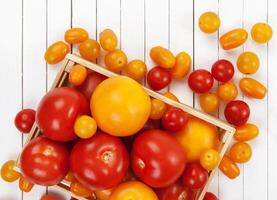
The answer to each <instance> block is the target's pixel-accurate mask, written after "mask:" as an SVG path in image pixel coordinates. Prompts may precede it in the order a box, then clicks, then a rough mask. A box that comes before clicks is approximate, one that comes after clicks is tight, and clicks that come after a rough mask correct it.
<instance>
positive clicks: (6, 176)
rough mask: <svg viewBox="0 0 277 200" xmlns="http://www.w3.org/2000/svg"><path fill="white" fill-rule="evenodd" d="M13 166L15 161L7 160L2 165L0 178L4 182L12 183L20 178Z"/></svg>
mask: <svg viewBox="0 0 277 200" xmlns="http://www.w3.org/2000/svg"><path fill="white" fill-rule="evenodd" d="M14 166H15V161H13V160H9V161H7V162H5V163H4V164H3V165H2V167H1V177H2V179H3V180H4V181H7V182H14V181H16V180H17V179H19V178H20V176H21V174H20V173H19V172H17V171H15V170H14V169H13V168H14Z"/></svg>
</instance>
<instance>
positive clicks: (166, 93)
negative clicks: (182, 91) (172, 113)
mask: <svg viewBox="0 0 277 200" xmlns="http://www.w3.org/2000/svg"><path fill="white" fill-rule="evenodd" d="M163 95H164V96H165V97H167V98H169V99H171V100H173V101H176V102H180V101H179V99H178V98H177V97H176V96H175V95H174V94H173V93H172V92H169V91H168V92H165V93H164V94H163Z"/></svg>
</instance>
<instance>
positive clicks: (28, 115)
mask: <svg viewBox="0 0 277 200" xmlns="http://www.w3.org/2000/svg"><path fill="white" fill-rule="evenodd" d="M35 116H36V111H34V110H33V109H23V110H21V111H20V112H18V113H17V114H16V116H15V119H14V124H15V126H16V128H17V129H18V130H19V131H20V132H22V133H29V132H30V130H31V128H32V126H33V124H34V122H35Z"/></svg>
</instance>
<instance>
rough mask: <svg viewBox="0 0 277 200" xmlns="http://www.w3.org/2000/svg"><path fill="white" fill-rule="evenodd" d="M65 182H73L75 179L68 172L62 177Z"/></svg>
mask: <svg viewBox="0 0 277 200" xmlns="http://www.w3.org/2000/svg"><path fill="white" fill-rule="evenodd" d="M64 180H65V181H68V182H73V181H74V180H75V177H74V176H73V174H72V172H71V171H68V172H67V174H66V176H65V177H64Z"/></svg>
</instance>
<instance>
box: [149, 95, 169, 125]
mask: <svg viewBox="0 0 277 200" xmlns="http://www.w3.org/2000/svg"><path fill="white" fill-rule="evenodd" d="M166 108H167V106H166V104H165V103H164V102H163V101H161V100H158V99H152V100H151V113H150V116H149V118H150V119H154V120H155V119H161V118H162V116H163V114H164V112H165V111H166Z"/></svg>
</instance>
